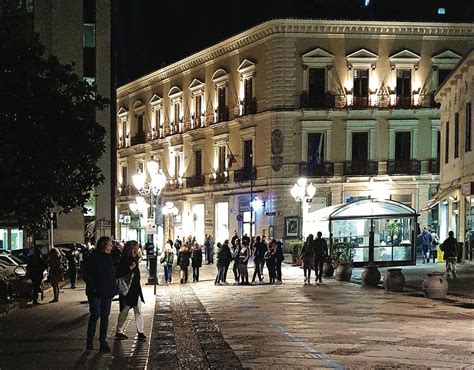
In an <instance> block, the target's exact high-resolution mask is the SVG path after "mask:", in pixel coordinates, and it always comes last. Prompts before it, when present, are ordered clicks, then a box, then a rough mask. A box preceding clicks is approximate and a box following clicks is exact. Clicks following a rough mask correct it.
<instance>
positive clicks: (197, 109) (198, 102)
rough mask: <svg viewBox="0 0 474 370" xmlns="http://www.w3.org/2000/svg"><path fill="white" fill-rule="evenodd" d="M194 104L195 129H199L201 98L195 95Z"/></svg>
mask: <svg viewBox="0 0 474 370" xmlns="http://www.w3.org/2000/svg"><path fill="white" fill-rule="evenodd" d="M194 103H195V107H194V109H195V112H194V119H195V120H196V123H197V127H200V126H201V114H202V109H201V103H202V96H201V95H197V96H196V97H195V100H194Z"/></svg>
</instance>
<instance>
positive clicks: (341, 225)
mask: <svg viewBox="0 0 474 370" xmlns="http://www.w3.org/2000/svg"><path fill="white" fill-rule="evenodd" d="M417 218H418V214H417V213H416V211H415V210H414V209H413V208H411V207H409V206H407V205H405V204H403V203H400V202H396V201H392V200H379V199H363V200H359V201H355V202H351V203H345V204H338V205H335V206H330V207H325V208H322V209H320V210H318V211H316V212H314V214H313V219H314V220H317V221H318V226H319V227H320V228H321V229H324V228H325V227H326V230H327V232H328V234H329V237H330V239H329V240H330V245H331V246H332V245H333V244H335V243H341V242H349V243H351V245H352V246H353V248H354V250H353V256H354V257H353V261H354V266H356V267H361V266H365V265H367V264H369V263H375V264H377V265H379V266H397V265H412V264H415V261H416V259H415V235H416V227H417ZM321 231H322V232H323V234H325V232H324V230H321Z"/></svg>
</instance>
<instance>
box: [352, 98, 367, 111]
mask: <svg viewBox="0 0 474 370" xmlns="http://www.w3.org/2000/svg"><path fill="white" fill-rule="evenodd" d="M352 99H353V100H352V108H356V109H357V108H364V109H365V108H368V106H369V97H368V96H354V97H353V98H352Z"/></svg>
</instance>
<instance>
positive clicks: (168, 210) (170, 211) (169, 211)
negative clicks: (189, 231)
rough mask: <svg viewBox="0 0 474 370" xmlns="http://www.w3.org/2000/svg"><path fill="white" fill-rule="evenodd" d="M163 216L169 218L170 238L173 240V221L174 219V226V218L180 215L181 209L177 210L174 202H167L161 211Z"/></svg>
mask: <svg viewBox="0 0 474 370" xmlns="http://www.w3.org/2000/svg"><path fill="white" fill-rule="evenodd" d="M161 211H162V212H163V215H165V216H169V218H168V238H170V239H171V219H173V225H174V218H175V217H176V216H177V215H178V213H179V209H178V208H176V206H175V205H174V203H173V202H166V203H165V205H164V207H163V208H162V209H161Z"/></svg>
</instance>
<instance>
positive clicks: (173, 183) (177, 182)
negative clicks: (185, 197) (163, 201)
mask: <svg viewBox="0 0 474 370" xmlns="http://www.w3.org/2000/svg"><path fill="white" fill-rule="evenodd" d="M182 187H183V179H182V178H181V177H180V178H178V179H169V180H168V182H167V183H166V189H167V190H176V189H181V188H182Z"/></svg>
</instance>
